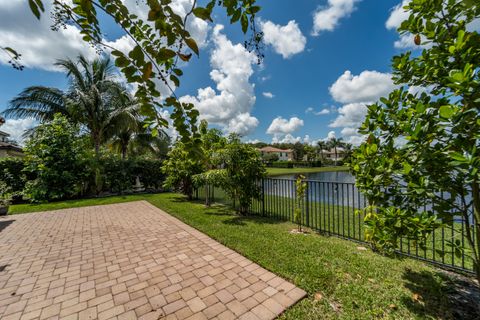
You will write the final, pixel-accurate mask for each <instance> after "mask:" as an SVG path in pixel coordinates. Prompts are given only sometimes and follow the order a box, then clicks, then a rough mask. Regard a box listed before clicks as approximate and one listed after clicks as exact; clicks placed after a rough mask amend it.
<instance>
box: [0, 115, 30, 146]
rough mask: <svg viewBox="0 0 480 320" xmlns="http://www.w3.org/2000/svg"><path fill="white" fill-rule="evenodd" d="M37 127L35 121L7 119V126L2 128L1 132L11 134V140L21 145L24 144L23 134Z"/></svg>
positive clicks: (4, 125)
mask: <svg viewBox="0 0 480 320" xmlns="http://www.w3.org/2000/svg"><path fill="white" fill-rule="evenodd" d="M36 125H37V122H36V121H35V120H34V119H31V118H26V119H7V120H6V121H5V124H3V125H2V126H1V127H0V130H1V131H3V132H6V133H8V134H10V139H11V140H13V141H16V142H17V143H19V144H20V145H22V144H23V142H24V139H23V134H24V133H25V131H26V130H28V129H31V128H33V127H35V126H36Z"/></svg>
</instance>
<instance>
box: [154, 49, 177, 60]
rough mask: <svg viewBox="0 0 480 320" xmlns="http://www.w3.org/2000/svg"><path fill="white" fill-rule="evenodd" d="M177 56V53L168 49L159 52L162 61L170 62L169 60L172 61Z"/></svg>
mask: <svg viewBox="0 0 480 320" xmlns="http://www.w3.org/2000/svg"><path fill="white" fill-rule="evenodd" d="M175 56H176V53H175V51H173V50H170V49H167V48H162V49H160V51H159V52H158V57H159V58H160V59H161V60H168V59H171V58H173V57H175Z"/></svg>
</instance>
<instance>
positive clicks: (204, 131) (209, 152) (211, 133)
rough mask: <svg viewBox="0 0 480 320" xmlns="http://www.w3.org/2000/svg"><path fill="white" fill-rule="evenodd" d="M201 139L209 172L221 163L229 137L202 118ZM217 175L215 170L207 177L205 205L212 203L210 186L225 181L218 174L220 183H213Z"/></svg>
mask: <svg viewBox="0 0 480 320" xmlns="http://www.w3.org/2000/svg"><path fill="white" fill-rule="evenodd" d="M200 139H201V148H200V150H201V158H202V160H203V162H204V166H205V168H206V170H208V171H207V172H209V171H210V170H214V169H215V168H217V167H218V166H219V165H221V158H220V154H221V150H222V149H223V148H225V145H226V144H227V139H226V138H225V137H224V136H223V135H222V132H221V131H220V130H218V129H216V128H210V129H209V128H208V123H207V121H205V120H202V121H201V123H200ZM216 176H218V175H216V174H215V171H213V173H212V174H209V175H207V176H206V177H205V178H206V179H205V182H206V183H204V185H203V186H204V187H205V205H206V206H209V205H210V190H209V189H210V187H212V186H216V185H219V184H222V183H223V179H222V177H221V176H218V183H211V180H213V179H214V178H215V177H216Z"/></svg>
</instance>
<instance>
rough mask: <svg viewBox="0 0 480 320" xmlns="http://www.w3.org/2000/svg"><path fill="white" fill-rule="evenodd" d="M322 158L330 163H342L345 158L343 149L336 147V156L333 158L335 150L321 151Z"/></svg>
mask: <svg viewBox="0 0 480 320" xmlns="http://www.w3.org/2000/svg"><path fill="white" fill-rule="evenodd" d="M323 157H324V158H325V159H330V160H332V161H342V160H343V158H345V149H343V148H342V147H337V156H336V158H335V148H332V149H330V150H323Z"/></svg>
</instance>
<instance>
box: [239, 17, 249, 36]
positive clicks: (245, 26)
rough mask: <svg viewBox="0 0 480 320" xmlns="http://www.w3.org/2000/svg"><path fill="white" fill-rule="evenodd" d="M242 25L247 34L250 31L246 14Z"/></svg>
mask: <svg viewBox="0 0 480 320" xmlns="http://www.w3.org/2000/svg"><path fill="white" fill-rule="evenodd" d="M240 23H241V24H242V31H243V33H247V31H248V17H247V15H246V14H245V13H244V14H242V20H241V21H240Z"/></svg>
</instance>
